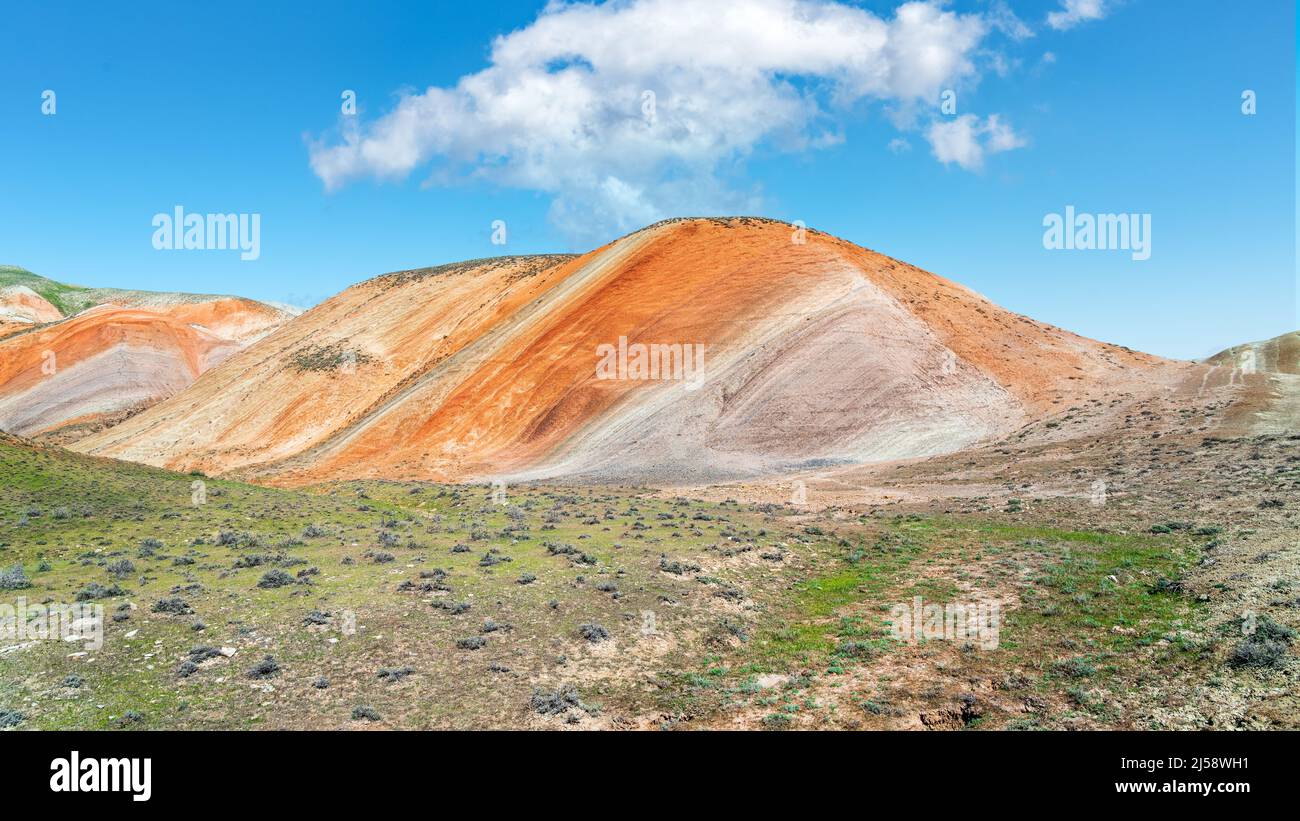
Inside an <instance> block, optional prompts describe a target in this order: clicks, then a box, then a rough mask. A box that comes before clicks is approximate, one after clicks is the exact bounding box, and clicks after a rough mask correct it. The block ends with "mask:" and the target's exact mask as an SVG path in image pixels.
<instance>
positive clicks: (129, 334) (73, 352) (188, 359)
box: [0, 266, 296, 441]
mask: <svg viewBox="0 0 1300 821" xmlns="http://www.w3.org/2000/svg"><path fill="white" fill-rule="evenodd" d="M295 313H296V312H294V311H290V310H286V309H283V308H277V307H272V306H269V305H265V304H263V303H260V302H255V301H253V300H250V299H244V298H242V297H233V296H212V295H203V294H185V293H165V292H156V291H140V290H131V289H125V288H84V287H82V286H79V285H68V284H65V283H62V282H57V281H55V280H52V279H48V278H46V277H43V276H40V275H38V274H34V273H32V272H31V271H28V270H25V269H23V268H17V267H13V266H3V267H0V430H5V431H9V432H11V433H17V434H22V435H29V436H34V435H38V434H46V435H49V434H52V433H54V432H55V431H61V435H60V437H59V441H67V440H69V439H70V438H75V436H77V435H79V434H80V435H84V433H86V432H89V431H91V430H99V429H102V428H103V427H104V426H105V425H107V424H111V423H113V422H116V421H118V420H120V419H121V418H122V417H123V416H125V415H129V414H131V413H135V412H138V411H140V410H142V409H144V408H147V407H149V406H150V405H152V404H153V403H155V402H157V401H158V400H160V399H163V398H165V397H167V396H170V395H172V394H174V393H176V392H177V391H179V390H181V389H182V388H184V387H186V386H187V385H189V384H190V383H191V382H193V381H194V380H195V379H197V378H198V376H199V375H200V374H202V373H203V372H204V371H206V370H208V369H209V368H211V367H213V366H214V365H216V364H218V363H220V362H222V361H224V360H225V359H226V358H227V357H229V356H230V355H232V354H233V353H235V352H237V351H238V350H240V349H242V348H243V347H245V346H247V345H249V344H251V343H252V342H254V341H256V340H257V339H260V338H261V337H262V336H264V335H265V334H267V333H269V332H270V331H271V330H272V329H273V328H275V327H277V326H278V325H280V324H281V323H283V322H284V321H286V320H287V319H289V318H291V317H292V316H294V315H295Z"/></svg>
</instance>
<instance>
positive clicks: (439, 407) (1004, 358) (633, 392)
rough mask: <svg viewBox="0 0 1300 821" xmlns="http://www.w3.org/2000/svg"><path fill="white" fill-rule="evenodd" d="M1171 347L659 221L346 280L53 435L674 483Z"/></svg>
mask: <svg viewBox="0 0 1300 821" xmlns="http://www.w3.org/2000/svg"><path fill="white" fill-rule="evenodd" d="M800 240H802V241H800ZM620 339H625V340H626V343H625V344H626V345H628V346H636V345H638V344H651V343H657V344H663V345H680V346H685V348H686V350H697V351H698V350H699V349H698V348H694V347H693V346H702V350H703V362H704V366H703V369H702V372H701V373H700V374H699V377H698V379H696V380H693V381H691V382H687V381H686V380H679V379H671V378H668V379H664V378H659V379H644V378H637V377H639V376H641V374H639V373H637V372H635V370H634V369H633V370H632V372H629V371H628V369H627V368H624V369H622V370H621V371H620V369H619V368H618V367H617V364H618V357H617V356H615V358H614V363H615V367H614V373H613V376H615V377H616V378H611V379H604V378H600V376H601V374H599V373H598V371H597V365H598V364H599V363H600V362H601V361H602V359H603V354H602V352H604V351H608V350H609V349H608V348H604V347H602V346H612V347H613V348H614V349H616V350H617V349H618V347H619V345H620ZM635 360H636V349H635V348H633V349H632V361H633V362H635ZM1185 367H1186V366H1185V365H1181V364H1176V363H1170V362H1167V361H1165V360H1160V359H1158V358H1155V357H1150V356H1146V355H1143V354H1138V353H1134V352H1131V351H1128V350H1126V349H1123V348H1119V347H1116V346H1112V345H1106V344H1103V343H1099V342H1094V341H1092V340H1088V339H1084V338H1082V337H1079V336H1076V335H1074V334H1070V333H1068V332H1065V331H1062V330H1060V329H1057V328H1053V327H1051V326H1048V325H1044V324H1042V323H1038V322H1035V321H1033V320H1030V319H1027V318H1025V317H1022V316H1019V315H1016V314H1013V313H1010V312H1008V311H1005V310H1003V309H1001V308H999V307H998V306H996V305H994V304H992V303H990V302H989V301H988V300H986V299H984V298H983V297H980V296H979V295H977V294H975V293H973V292H971V291H969V290H967V289H965V288H962V287H961V286H959V285H956V284H954V283H951V282H949V281H947V280H944V279H941V278H939V277H936V276H934V275H933V274H929V273H927V272H925V271H922V270H920V269H917V268H914V267H912V266H909V265H906V264H904V263H901V262H898V261H896V260H893V259H890V258H888V257H885V256H882V255H880V254H876V253H874V252H871V251H868V250H865V249H863V248H859V247H857V246H854V245H852V244H851V243H848V242H845V241H843V240H839V239H836V238H833V237H830V236H827V235H825V234H820V233H817V232H813V231H808V232H807V234H806V236H804V235H801V234H798V233H796V232H795V230H794V229H793V228H792V226H789V225H786V224H784V223H777V222H772V221H767V220H755V219H727V220H721V219H719V220H677V221H670V222H667V223H661V224H658V225H655V226H652V227H650V228H647V229H645V230H642V231H639V232H637V233H635V234H632V235H629V236H627V237H624V238H622V239H620V240H618V241H616V242H614V243H611V244H610V245H608V246H605V247H604V248H601V249H598V250H596V251H593V252H591V253H589V254H586V255H584V256H582V257H578V258H559V257H548V258H505V259H501V260H489V261H480V262H473V263H462V264H460V265H457V266H448V267H446V268H443V269H434V270H432V271H421V272H405V273H402V274H395V275H389V276H386V277H380V278H377V279H375V280H371V281H369V282H365V283H362V284H360V285H357V286H355V287H353V288H350V289H348V290H347V291H345V292H343V293H342V294H339V295H338V296H336V297H335V298H333V299H331V300H329V301H328V302H326V303H324V304H322V305H321V306H319V307H317V308H316V309H314V310H312V311H310V312H309V313H307V314H305V315H303V316H302V317H299V318H298V319H296V320H294V321H293V322H291V323H288V324H287V325H286V326H284V327H282V328H281V329H279V330H278V331H276V332H275V333H273V334H272V335H271V336H269V337H267V338H266V339H264V340H262V341H261V342H260V343H258V344H256V345H254V346H252V347H251V348H249V349H248V350H245V351H243V352H242V353H240V354H237V355H236V356H234V357H232V358H231V359H230V360H229V361H228V362H226V363H225V364H224V365H222V366H220V367H217V368H215V369H214V370H213V371H211V372H209V373H207V374H205V375H204V376H203V377H202V378H201V379H199V381H198V382H197V383H195V385H193V386H192V387H191V388H189V389H188V390H186V391H185V392H183V393H182V394H180V395H178V396H176V397H173V398H172V399H170V400H168V401H166V402H163V403H161V404H159V405H158V406H156V407H154V408H152V409H151V410H149V411H148V412H146V413H143V414H140V415H139V416H137V417H135V418H132V419H130V420H128V421H127V422H124V423H123V424H121V425H119V426H117V427H115V428H113V429H112V430H109V431H106V432H104V433H102V434H99V435H96V436H94V437H91V438H89V439H87V440H84V441H83V442H81V443H79V444H78V446H77V448H78V449H81V450H85V451H86V452H90V453H96V454H101V455H108V456H116V457H119V458H126V459H132V460H137V461H143V462H148V463H151V464H158V465H166V466H169V467H173V468H179V469H196V468H198V469H203V470H207V471H210V472H234V473H237V474H239V475H244V476H250V477H254V478H261V479H263V480H265V481H272V482H278V483H287V484H296V483H305V482H311V481H318V480H324V479H335V478H350V477H388V478H433V479H448V480H464V479H475V478H484V477H490V476H507V477H511V478H527V477H536V476H557V475H563V476H577V477H585V478H590V479H603V478H646V479H653V480H657V481H666V482H678V481H680V482H694V481H701V480H712V479H721V478H734V477H744V476H754V475H764V474H771V473H780V472H783V471H788V470H796V469H800V468H802V467H806V466H808V465H814V464H835V463H844V464H848V463H860V462H868V461H877V460H882V459H894V458H902V457H910V456H923V455H928V454H934V453H943V452H951V451H954V450H958V449H960V448H962V447H964V446H966V445H969V444H971V443H973V442H977V441H980V440H984V439H987V438H990V437H994V436H998V435H1001V434H1004V433H1006V432H1008V431H1009V430H1013V429H1015V428H1016V427H1018V426H1019V425H1021V424H1023V423H1024V422H1026V421H1028V420H1031V419H1034V418H1040V417H1041V416H1043V415H1044V414H1047V413H1049V412H1050V411H1051V409H1052V408H1053V407H1056V406H1058V405H1060V404H1061V403H1069V402H1074V401H1077V400H1080V399H1082V398H1085V397H1098V396H1103V395H1105V394H1106V393H1107V392H1108V391H1113V390H1117V389H1124V390H1128V389H1148V388H1153V387H1158V386H1159V385H1160V384H1163V383H1164V382H1167V381H1169V380H1173V379H1175V378H1177V376H1178V375H1179V374H1181V373H1182V371H1183V370H1184V369H1185ZM633 368H634V366H633ZM605 375H608V374H605Z"/></svg>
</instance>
